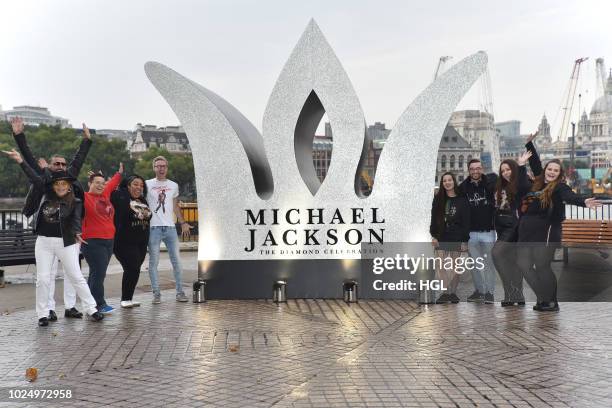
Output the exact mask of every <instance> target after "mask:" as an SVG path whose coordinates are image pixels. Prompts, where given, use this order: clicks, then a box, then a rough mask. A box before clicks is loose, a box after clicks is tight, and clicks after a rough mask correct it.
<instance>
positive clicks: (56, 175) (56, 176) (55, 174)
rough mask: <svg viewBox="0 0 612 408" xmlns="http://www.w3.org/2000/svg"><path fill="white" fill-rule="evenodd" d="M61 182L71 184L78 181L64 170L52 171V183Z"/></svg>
mask: <svg viewBox="0 0 612 408" xmlns="http://www.w3.org/2000/svg"><path fill="white" fill-rule="evenodd" d="M59 180H66V181H69V182H71V183H72V182H73V181H76V179H75V178H74V177H72V176H71V175H70V174H69V173H68V172H66V171H64V170H59V171H52V172H51V182H52V183H53V182H56V181H59Z"/></svg>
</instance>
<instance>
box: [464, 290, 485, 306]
mask: <svg viewBox="0 0 612 408" xmlns="http://www.w3.org/2000/svg"><path fill="white" fill-rule="evenodd" d="M484 298H485V295H483V294H482V293H480V292H479V291H477V290H475V291H474V293H472V294H471V295H470V297H468V298H467V301H468V302H472V303H482V302H484Z"/></svg>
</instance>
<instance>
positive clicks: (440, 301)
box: [436, 293, 451, 305]
mask: <svg viewBox="0 0 612 408" xmlns="http://www.w3.org/2000/svg"><path fill="white" fill-rule="evenodd" d="M450 301H451V300H450V296H449V294H448V293H443V294H441V295H440V297H439V298H438V300H436V304H437V305H439V304H444V303H450Z"/></svg>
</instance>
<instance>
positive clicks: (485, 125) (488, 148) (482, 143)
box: [448, 110, 500, 172]
mask: <svg viewBox="0 0 612 408" xmlns="http://www.w3.org/2000/svg"><path fill="white" fill-rule="evenodd" d="M448 125H449V126H452V127H453V128H454V129H455V130H456V131H457V132H458V133H459V135H461V137H462V138H463V139H464V140H465V141H466V142H468V143H469V144H470V145H471V146H472V147H473V148H475V149H480V151H481V153H480V160H482V164H483V167H484V169H485V171H487V172H490V171H495V170H496V169H497V168H498V167H499V162H500V154H499V138H498V133H497V131H496V128H495V122H494V120H493V115H491V114H490V113H487V112H482V111H479V110H463V111H457V112H453V114H452V115H451V118H450V120H449V122H448Z"/></svg>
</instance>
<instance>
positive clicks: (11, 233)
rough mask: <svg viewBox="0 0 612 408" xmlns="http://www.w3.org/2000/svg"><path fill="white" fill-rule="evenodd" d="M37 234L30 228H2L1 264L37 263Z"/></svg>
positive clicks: (0, 241) (0, 243)
mask: <svg viewBox="0 0 612 408" xmlns="http://www.w3.org/2000/svg"><path fill="white" fill-rule="evenodd" d="M35 244H36V235H34V233H33V232H32V230H29V229H26V230H24V229H7V230H0V266H13V265H29V264H33V263H36V257H35V256H34V245H35Z"/></svg>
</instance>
